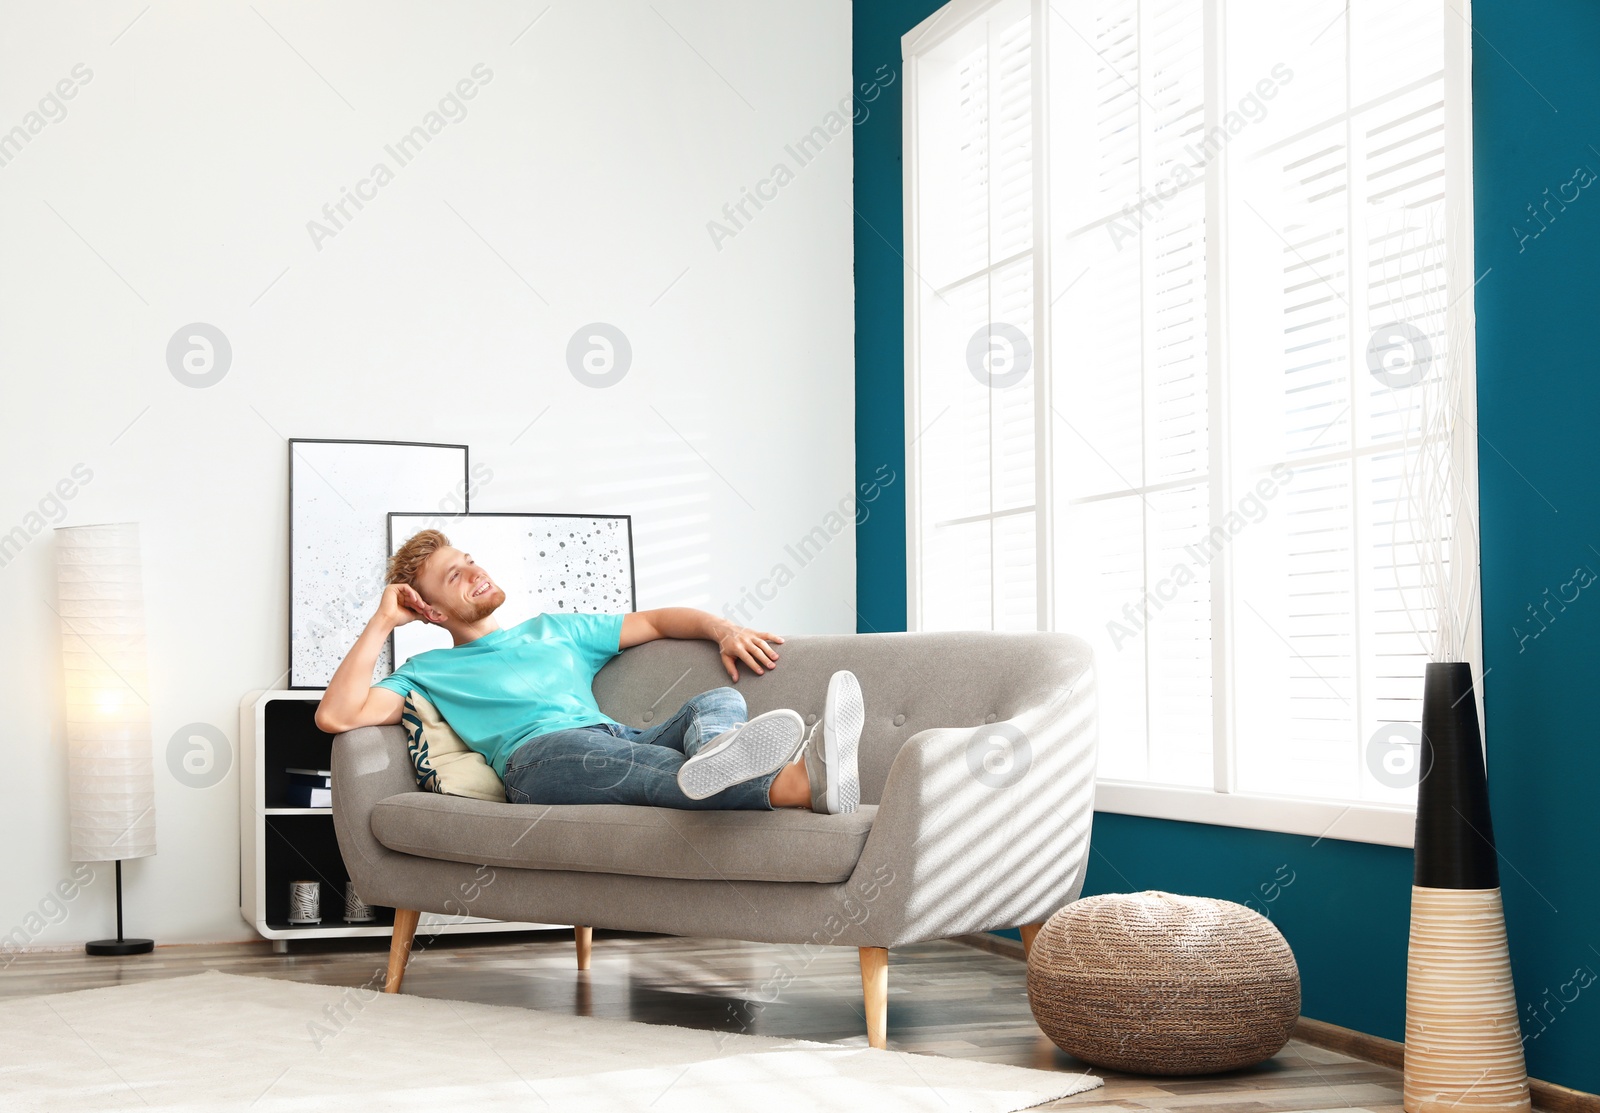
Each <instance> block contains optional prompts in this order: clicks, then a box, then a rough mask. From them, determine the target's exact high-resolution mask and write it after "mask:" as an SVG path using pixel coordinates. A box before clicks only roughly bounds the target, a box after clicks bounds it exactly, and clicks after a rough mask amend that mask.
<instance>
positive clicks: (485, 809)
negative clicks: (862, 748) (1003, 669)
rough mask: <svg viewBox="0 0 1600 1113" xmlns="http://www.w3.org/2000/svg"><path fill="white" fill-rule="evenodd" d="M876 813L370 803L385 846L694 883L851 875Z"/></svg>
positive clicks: (406, 797)
mask: <svg viewBox="0 0 1600 1113" xmlns="http://www.w3.org/2000/svg"><path fill="white" fill-rule="evenodd" d="M877 814H878V809H877V807H876V805H871V804H868V805H863V806H862V807H860V808H859V809H857V810H856V811H854V812H849V813H847V814H845V815H818V814H816V813H814V812H810V811H807V810H805V809H804V808H775V809H773V810H772V811H687V810H683V809H679V808H650V807H642V806H639V805H634V804H497V803H492V802H490V801H487V800H471V799H467V798H465V797H459V796H441V795H438V794H435V793H432V792H402V793H400V794H399V795H396V796H391V797H389V798H388V799H385V800H380V801H379V802H378V803H377V805H376V806H375V807H374V808H373V809H372V833H373V835H374V836H375V837H376V838H377V840H378V841H379V842H381V843H382V844H383V845H384V846H386V847H388V848H389V849H390V850H398V851H401V852H402V853H405V854H415V855H418V856H420V857H423V858H441V859H444V860H445V861H449V862H466V863H469V864H472V865H489V866H507V867H512V868H518V869H538V870H574V871H577V872H581V873H613V874H625V875H633V876H639V877H671V878H682V879H684V880H693V881H816V882H824V883H837V882H841V881H846V880H848V879H849V877H850V874H851V872H852V871H853V870H854V869H855V865H856V859H858V858H860V857H861V848H862V846H863V845H865V843H866V841H867V835H868V834H869V833H870V832H871V830H872V821H873V819H874V817H875V816H876V815H877Z"/></svg>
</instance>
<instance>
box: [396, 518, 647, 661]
mask: <svg viewBox="0 0 1600 1113" xmlns="http://www.w3.org/2000/svg"><path fill="white" fill-rule="evenodd" d="M428 517H439V515H434V514H428V513H426V512H424V511H416V510H395V511H390V512H389V515H388V546H389V552H391V553H392V552H394V544H395V530H394V526H395V519H396V518H428ZM450 517H453V518H540V519H547V518H583V519H585V520H586V521H595V520H597V519H605V520H609V521H620V522H622V523H623V524H624V526H625V531H626V533H627V538H628V609H629V611H630V612H632V611H637V610H638V609H639V573H638V569H637V568H636V567H635V566H634V553H633V515H632V514H580V513H572V512H556V511H541V510H486V511H484V512H482V513H479V514H474V513H472V512H471V511H463V512H462V513H460V514H452V515H450ZM408 536H409V535H408ZM395 657H396V654H395V646H394V631H393V630H391V631H389V660H390V661H395ZM401 663H402V662H396V664H395V666H394V667H395V668H399V667H400V664H401Z"/></svg>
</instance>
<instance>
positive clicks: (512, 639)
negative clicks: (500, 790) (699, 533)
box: [316, 529, 865, 814]
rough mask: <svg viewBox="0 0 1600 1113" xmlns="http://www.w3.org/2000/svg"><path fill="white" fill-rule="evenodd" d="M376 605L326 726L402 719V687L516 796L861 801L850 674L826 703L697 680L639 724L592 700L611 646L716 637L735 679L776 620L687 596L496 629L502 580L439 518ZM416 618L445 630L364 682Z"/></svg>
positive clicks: (847, 808)
mask: <svg viewBox="0 0 1600 1113" xmlns="http://www.w3.org/2000/svg"><path fill="white" fill-rule="evenodd" d="M385 580H386V581H387V583H388V587H386V588H385V589H384V593H383V600H382V602H381V603H380V604H379V606H378V613H377V614H375V615H374V616H373V617H372V620H371V621H370V622H368V623H367V628H366V629H365V630H364V631H363V632H362V634H361V637H360V638H358V639H357V640H356V644H355V646H354V647H353V648H352V649H351V650H350V652H349V654H348V655H347V656H346V657H345V659H344V661H343V662H342V663H341V664H340V665H339V668H338V670H337V671H335V672H334V674H333V679H332V680H331V681H329V682H328V690H327V691H326V692H325V693H324V694H323V697H322V702H321V703H320V704H319V705H318V706H317V713H316V723H317V726H318V727H319V728H320V729H322V730H325V731H328V732H329V733H331V734H337V733H340V732H342V731H346V730H354V729H355V728H356V727H361V726H372V725H378V724H384V723H398V722H399V721H400V713H401V710H402V709H403V708H404V706H405V697H406V693H407V692H409V691H411V690H413V689H414V690H416V691H418V692H421V693H422V695H423V696H424V697H425V698H426V699H427V700H428V701H429V702H430V703H432V704H433V705H434V706H435V707H437V708H438V709H439V714H440V715H442V716H443V717H444V719H445V721H446V722H447V723H449V724H450V726H451V728H452V729H453V730H454V731H455V732H456V733H457V734H459V735H460V736H461V739H462V741H464V742H466V744H467V745H469V746H471V747H472V748H473V749H474V750H476V751H477V752H478V753H480V754H482V755H483V756H484V758H485V759H486V760H487V761H488V762H489V764H490V765H491V766H492V767H493V769H494V771H495V772H496V773H498V774H499V775H500V779H501V780H502V781H504V782H505V786H506V799H508V800H509V801H511V802H512V803H516V804H649V805H653V806H656V807H663V808H749V809H770V808H783V807H801V808H810V809H811V810H812V811H818V812H827V813H830V814H835V813H840V812H852V811H855V810H856V808H857V807H858V806H859V804H860V802H861V780H860V776H859V774H858V771H857V764H856V748H857V745H858V743H859V741H860V738H861V727H862V724H863V722H864V719H865V713H864V707H863V704H862V699H861V687H860V685H859V684H858V683H857V681H856V678H855V676H854V675H852V674H851V673H848V672H843V671H841V672H836V673H834V674H833V677H832V678H831V679H830V680H829V682H828V692H827V699H826V702H825V704H824V707H823V713H822V718H821V719H819V720H818V721H817V723H816V725H815V726H814V727H813V728H812V729H811V731H810V733H809V734H807V733H806V732H805V724H804V722H803V720H802V719H801V718H800V715H799V714H798V713H797V712H795V711H791V710H787V709H782V710H777V711H768V712H767V713H765V714H763V715H757V716H756V717H755V718H753V719H750V718H748V713H747V711H746V709H745V702H744V697H743V696H742V695H740V694H739V693H738V692H737V691H735V690H734V689H733V688H729V687H722V688H714V689H712V690H711V691H709V692H705V693H703V694H701V695H698V696H694V697H692V698H691V699H689V700H688V701H687V702H685V703H684V705H683V706H682V707H681V708H679V709H678V712H677V713H676V714H675V715H672V716H670V717H669V718H667V719H666V720H665V721H663V722H661V723H659V724H657V725H656V726H653V727H651V728H649V729H648V730H642V729H640V728H638V727H630V726H627V725H625V724H623V723H619V722H617V721H616V720H614V719H612V718H611V717H610V716H608V715H606V714H605V713H604V712H602V711H601V710H600V708H599V707H598V706H597V705H596V703H595V700H594V692H593V690H592V687H591V685H592V684H593V682H594V675H595V673H597V672H598V671H600V666H602V665H604V664H605V663H606V662H607V661H608V660H610V659H611V657H613V656H614V655H615V654H616V653H618V652H619V651H621V650H623V649H627V648H628V647H629V646H634V645H638V644H639V643H641V642H647V641H653V640H655V639H656V638H703V639H705V640H707V641H713V642H716V643H717V648H718V650H719V651H720V653H721V654H722V664H723V667H724V668H726V669H727V670H728V675H729V676H730V677H732V678H733V681H734V682H735V683H738V680H739V662H741V661H742V662H744V664H745V665H747V666H748V667H749V668H750V670H751V671H752V672H754V673H755V674H756V675H757V676H760V675H762V674H763V673H764V672H765V671H766V670H767V669H770V668H776V667H777V662H778V652H777V650H776V649H774V648H773V645H774V643H777V644H782V642H783V639H782V638H781V637H779V636H778V635H776V634H770V633H767V632H765V631H756V630H749V629H745V628H743V627H740V626H735V625H734V624H733V623H731V622H728V621H726V620H724V619H720V618H717V617H715V616H714V615H710V614H707V613H706V612H705V611H699V610H695V609H693V608H691V607H664V608H661V609H659V610H652V611H635V612H633V613H632V614H625V615H624V614H541V615H537V616H535V617H534V618H530V619H528V620H527V621H526V622H522V623H519V624H518V625H516V626H513V627H511V628H510V629H502V628H501V626H500V624H499V623H497V622H496V621H495V620H494V618H493V615H494V612H495V610H496V609H498V608H499V606H500V605H501V604H502V603H504V602H505V600H506V595H505V592H504V591H502V590H501V589H500V587H499V586H498V585H497V584H496V583H495V582H494V580H493V579H491V578H490V576H489V574H488V572H486V571H485V570H484V569H483V568H481V567H480V566H479V565H478V564H477V563H476V562H475V561H474V560H473V559H472V554H471V553H464V552H462V551H461V550H459V549H456V548H453V547H452V546H451V545H450V540H449V538H447V537H445V535H444V534H442V533H440V532H439V531H438V530H435V529H425V530H421V531H420V532H418V533H417V534H415V535H414V536H413V537H411V538H410V539H409V540H407V541H406V543H405V544H404V545H402V546H401V547H400V550H399V551H398V552H397V553H395V554H394V556H392V557H390V559H389V565H388V569H387V573H386V575H385ZM418 619H421V620H422V621H424V622H429V623H432V624H434V625H438V626H442V627H444V628H445V629H446V630H448V631H450V635H451V637H452V639H453V640H454V643H455V644H454V645H452V646H451V647H450V648H449V649H430V650H428V651H427V652H426V653H419V654H417V655H416V656H415V657H412V658H411V659H410V660H408V661H406V662H405V663H404V664H403V665H401V666H400V668H399V669H397V670H395V672H394V673H392V674H391V675H389V676H386V677H384V678H383V679H382V680H380V681H379V682H378V683H377V684H376V685H372V686H371V687H369V683H370V681H371V677H372V666H373V664H374V662H375V661H376V660H377V658H378V650H379V648H380V647H381V646H382V644H383V641H384V639H385V638H387V637H388V636H389V632H390V631H391V630H393V629H394V628H395V627H397V626H404V625H405V624H406V623H408V622H415V621H417V620H418Z"/></svg>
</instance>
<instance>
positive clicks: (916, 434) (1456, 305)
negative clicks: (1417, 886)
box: [901, 0, 1484, 847]
mask: <svg viewBox="0 0 1600 1113" xmlns="http://www.w3.org/2000/svg"><path fill="white" fill-rule="evenodd" d="M1002 2H1003V0H950V3H948V4H946V5H945V6H944V7H942V8H940V9H939V10H938V11H936V12H934V13H933V15H931V16H929V17H928V18H927V19H926V20H924V21H923V22H922V23H920V24H918V25H917V26H916V27H914V28H913V29H912V30H911V31H909V32H907V33H906V34H905V35H904V36H903V37H902V39H901V53H902V58H903V60H904V75H905V81H904V89H905V92H904V94H903V95H904V104H903V108H904V111H903V129H904V130H903V134H902V162H903V166H904V180H903V198H904V219H905V223H904V241H903V242H904V247H905V253H904V259H905V264H906V267H905V275H904V283H905V375H906V394H905V397H906V413H905V416H906V425H905V443H906V485H907V491H906V620H907V621H906V625H907V629H910V630H918V629H921V628H922V584H921V582H920V577H919V572H918V570H919V568H920V566H921V561H922V545H921V538H922V522H921V514H920V511H921V484H922V463H921V460H922V442H921V437H920V434H921V433H922V432H923V431H925V429H926V424H925V422H926V420H927V418H926V415H924V413H923V411H922V405H921V398H920V391H919V384H918V368H919V366H920V364H921V350H920V337H921V323H922V322H921V299H920V297H919V296H918V283H920V282H921V279H920V277H919V272H920V267H919V258H918V256H919V242H920V240H919V235H918V231H919V228H920V225H919V211H918V198H919V197H920V191H919V183H918V167H919V162H920V160H919V158H918V150H917V137H918V105H917V89H918V72H917V70H918V61H919V57H920V56H921V55H922V54H923V53H925V52H926V51H928V50H930V49H931V48H933V47H935V46H937V45H938V44H939V43H941V42H943V41H944V40H945V39H946V38H948V37H949V36H950V35H952V34H954V33H956V32H957V31H958V30H960V29H962V28H963V27H965V26H966V25H967V24H968V23H969V22H971V21H972V20H973V19H975V18H977V17H978V16H981V15H983V14H984V13H985V12H986V11H988V10H989V9H991V8H993V7H996V6H997V5H999V4H1000V3H1002ZM1029 3H1030V9H1031V12H1032V18H1033V30H1034V34H1033V41H1032V63H1033V74H1034V82H1033V151H1034V170H1033V173H1034V211H1033V219H1034V245H1033V261H1034V318H1033V320H1034V335H1033V337H1032V342H1033V349H1034V361H1035V362H1034V367H1035V369H1036V371H1035V374H1034V375H1033V377H1032V378H1033V386H1034V391H1035V395H1034V404H1035V405H1034V410H1035V440H1034V444H1035V453H1036V460H1035V488H1034V491H1035V501H1034V513H1035V518H1034V521H1035V526H1036V536H1037V546H1038V569H1039V576H1038V593H1037V599H1038V618H1039V629H1049V628H1050V625H1051V616H1052V615H1053V614H1054V581H1055V574H1054V561H1053V553H1052V551H1051V550H1052V546H1051V538H1052V535H1053V529H1052V517H1053V480H1052V476H1053V471H1052V468H1051V458H1050V456H1051V435H1050V432H1051V431H1050V423H1049V421H1048V418H1049V415H1050V413H1051V412H1052V411H1051V404H1050V375H1049V374H1048V373H1040V370H1042V369H1048V368H1049V367H1050V366H1051V362H1050V316H1049V301H1050V297H1051V290H1052V286H1051V283H1050V281H1049V275H1050V270H1049V268H1050V261H1051V260H1050V254H1051V252H1050V228H1049V217H1050V213H1049V205H1048V204H1046V203H1044V199H1046V198H1048V197H1049V196H1050V189H1049V180H1048V175H1049V164H1050V159H1049V157H1048V151H1047V144H1048V136H1049V134H1050V128H1049V116H1048V112H1049V99H1050V98H1049V96H1048V92H1047V85H1046V82H1045V80H1044V79H1043V76H1042V75H1045V74H1047V73H1048V72H1049V65H1048V58H1049V48H1050V47H1049V44H1050V39H1051V36H1052V34H1054V33H1057V30H1058V29H1057V27H1056V26H1055V23H1056V21H1054V20H1052V19H1051V18H1050V14H1051V13H1050V5H1051V0H1029ZM1221 3H1225V0H1208V2H1207V5H1206V10H1207V20H1208V26H1216V25H1217V22H1218V21H1217V19H1216V18H1215V13H1216V8H1217V6H1218V5H1219V4H1221ZM1441 3H1442V4H1443V5H1444V8H1445V16H1444V93H1445V132H1446V165H1445V185H1446V190H1447V195H1448V196H1450V197H1451V198H1452V203H1451V205H1450V207H1449V208H1448V209H1447V213H1446V216H1447V225H1448V228H1447V236H1448V239H1447V248H1446V250H1447V257H1448V258H1449V259H1450V260H1451V264H1450V267H1449V277H1448V282H1449V286H1448V295H1447V296H1448V298H1449V308H1448V309H1447V311H1446V316H1447V320H1446V328H1447V329H1448V330H1449V334H1450V335H1452V336H1458V335H1460V336H1466V337H1468V338H1469V339H1468V341H1467V342H1466V343H1465V344H1463V345H1462V347H1461V350H1460V351H1458V352H1456V353H1455V354H1456V355H1457V357H1458V358H1459V359H1460V361H1461V366H1462V368H1463V370H1464V373H1465V375H1466V376H1467V383H1468V389H1467V390H1466V391H1465V392H1464V402H1465V407H1464V409H1465V412H1463V413H1462V415H1461V423H1462V428H1463V429H1465V430H1467V431H1468V432H1467V434H1466V435H1470V436H1471V437H1473V438H1474V440H1475V438H1476V432H1477V411H1476V382H1477V369H1476V332H1475V327H1474V322H1475V321H1476V313H1475V310H1474V289H1475V287H1476V281H1475V280H1474V279H1473V277H1472V276H1473V275H1475V274H1476V273H1477V272H1476V266H1475V263H1474V256H1473V223H1474V222H1473V195H1472V89H1471V74H1472V59H1471V48H1472V32H1471V27H1472V22H1471V21H1472V14H1471V0H1441ZM1213 38H1214V37H1213ZM1208 42H1209V49H1211V50H1217V49H1219V45H1218V44H1217V43H1215V42H1214V41H1211V39H1208ZM1219 69H1220V67H1212V72H1213V73H1215V72H1218V70H1219ZM1216 99H1217V98H1216V97H1215V96H1214V91H1212V90H1208V96H1207V102H1208V104H1207V112H1208V114H1210V113H1212V112H1214V111H1215V110H1216V109H1215V105H1216ZM1223 165H1224V166H1225V165H1226V163H1223ZM1224 172H1225V171H1224ZM1213 196H1215V193H1213ZM1213 208H1214V206H1213ZM1207 217H1208V227H1209V228H1210V229H1211V232H1210V233H1208V235H1210V236H1217V235H1218V232H1217V229H1218V228H1219V227H1220V223H1219V219H1218V218H1219V214H1218V213H1217V212H1215V211H1208V214H1207ZM1207 257H1208V259H1210V260H1211V262H1210V264H1209V269H1210V270H1211V271H1212V280H1213V281H1215V276H1216V272H1217V271H1218V270H1219V269H1220V267H1221V261H1220V260H1221V252H1220V251H1214V250H1208V252H1207ZM1208 313H1210V314H1211V320H1210V322H1209V324H1210V326H1211V329H1212V331H1211V332H1210V334H1209V335H1210V336H1211V337H1212V340H1211V343H1210V348H1211V351H1210V355H1209V359H1210V361H1211V364H1212V367H1213V370H1214V369H1215V367H1216V365H1217V363H1218V362H1220V361H1221V360H1222V359H1224V358H1225V353H1226V350H1227V348H1226V334H1225V330H1224V326H1225V321H1224V320H1223V319H1222V314H1223V309H1222V299H1221V298H1219V297H1211V298H1208ZM1217 381H1218V380H1217V378H1216V376H1215V375H1213V382H1214V383H1215V382H1217ZM1221 394H1222V391H1221V390H1216V391H1214V392H1213V395H1212V398H1211V402H1210V405H1211V407H1212V417H1213V419H1214V421H1215V422H1216V424H1214V425H1213V428H1218V427H1220V425H1221V423H1222V421H1223V420H1225V416H1226V415H1225V406H1224V400H1223V399H1221V397H1220V396H1221ZM1225 435H1226V434H1225V433H1224V434H1222V436H1225ZM1474 463H1475V456H1474ZM1223 467H1225V464H1224V465H1223V466H1219V467H1213V469H1212V472H1213V478H1212V483H1213V490H1214V491H1215V490H1216V489H1217V488H1216V485H1217V484H1218V483H1219V482H1220V479H1219V476H1220V474H1221V472H1222V470H1223ZM1461 481H1462V483H1463V486H1464V491H1463V505H1464V506H1466V507H1468V508H1470V511H1471V513H1472V515H1473V517H1474V519H1475V520H1478V519H1477V508H1478V477H1477V471H1476V467H1475V466H1474V467H1472V468H1467V469H1463V471H1462V474H1461ZM1214 497H1215V496H1214ZM1455 545H1456V548H1455V550H1454V552H1453V555H1452V559H1456V560H1465V561H1470V562H1471V564H1472V565H1473V566H1474V567H1475V566H1476V564H1477V561H1478V553H1477V551H1476V549H1475V548H1473V547H1469V546H1468V545H1467V544H1465V543H1463V541H1462V540H1461V539H1459V538H1458V539H1457V541H1456V542H1455ZM1229 578H1230V577H1229V576H1228V575H1227V573H1226V572H1224V575H1223V576H1222V577H1221V580H1222V582H1221V583H1220V584H1214V585H1213V590H1214V592H1215V594H1214V598H1213V614H1214V616H1216V615H1220V616H1222V617H1223V619H1224V620H1225V619H1226V615H1227V613H1228V612H1227V598H1226V595H1227V592H1228V586H1229V585H1228V580H1229ZM1468 623H1469V625H1470V632H1469V636H1468V639H1467V644H1468V652H1467V658H1468V660H1469V663H1470V664H1471V666H1472V669H1473V675H1474V677H1475V678H1477V685H1476V698H1477V702H1478V721H1479V723H1480V724H1481V723H1483V722H1484V716H1483V679H1484V672H1483V643H1482V628H1481V607H1478V606H1474V607H1473V608H1472V611H1471V614H1470V616H1469V618H1468ZM1219 652H1220V650H1219ZM1213 675H1214V676H1221V675H1226V676H1227V678H1228V682H1227V683H1226V684H1222V683H1216V682H1214V685H1215V686H1214V706H1215V715H1216V716H1217V717H1218V722H1219V724H1222V725H1224V726H1225V729H1222V730H1220V731H1219V732H1217V733H1218V734H1220V736H1221V737H1222V738H1223V739H1224V740H1225V745H1222V746H1216V747H1214V748H1213V760H1214V765H1215V773H1216V778H1215V787H1214V788H1212V789H1201V788H1187V787H1175V786H1168V785H1159V784H1154V783H1147V782H1137V781H1127V780H1114V779H1106V778H1101V779H1099V780H1098V781H1097V784H1096V793H1095V810H1097V811H1103V812H1113V813H1118V814H1123V815H1137V816H1148V817H1153V818H1159V819H1173V820H1182V821H1187V822H1192V823H1209V824H1215V825H1221V826H1228V827H1242V828H1248V829H1253V830H1261V831H1276V832H1283V833H1289V834H1298V835H1309V836H1314V837H1315V838H1316V839H1317V840H1318V841H1320V840H1321V839H1323V838H1333V839H1340V840H1345V841H1351V842H1365V843H1376V844H1381V845H1387V846H1399V847H1410V846H1412V844H1413V837H1414V834H1415V825H1416V812H1415V808H1414V807H1397V806H1392V805H1382V804H1375V803H1364V802H1345V801H1339V800H1327V799H1318V798H1310V797H1297V796H1289V795H1265V794H1254V793H1241V792H1236V791H1233V785H1234V776H1233V772H1234V736H1233V731H1232V726H1231V722H1229V721H1228V719H1227V716H1228V715H1229V708H1230V705H1231V704H1232V702H1233V700H1234V693H1233V691H1232V690H1231V686H1232V680H1233V677H1232V674H1231V672H1229V673H1226V674H1224V673H1220V672H1215V671H1214V673H1213ZM1215 736H1216V735H1214V737H1215Z"/></svg>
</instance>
